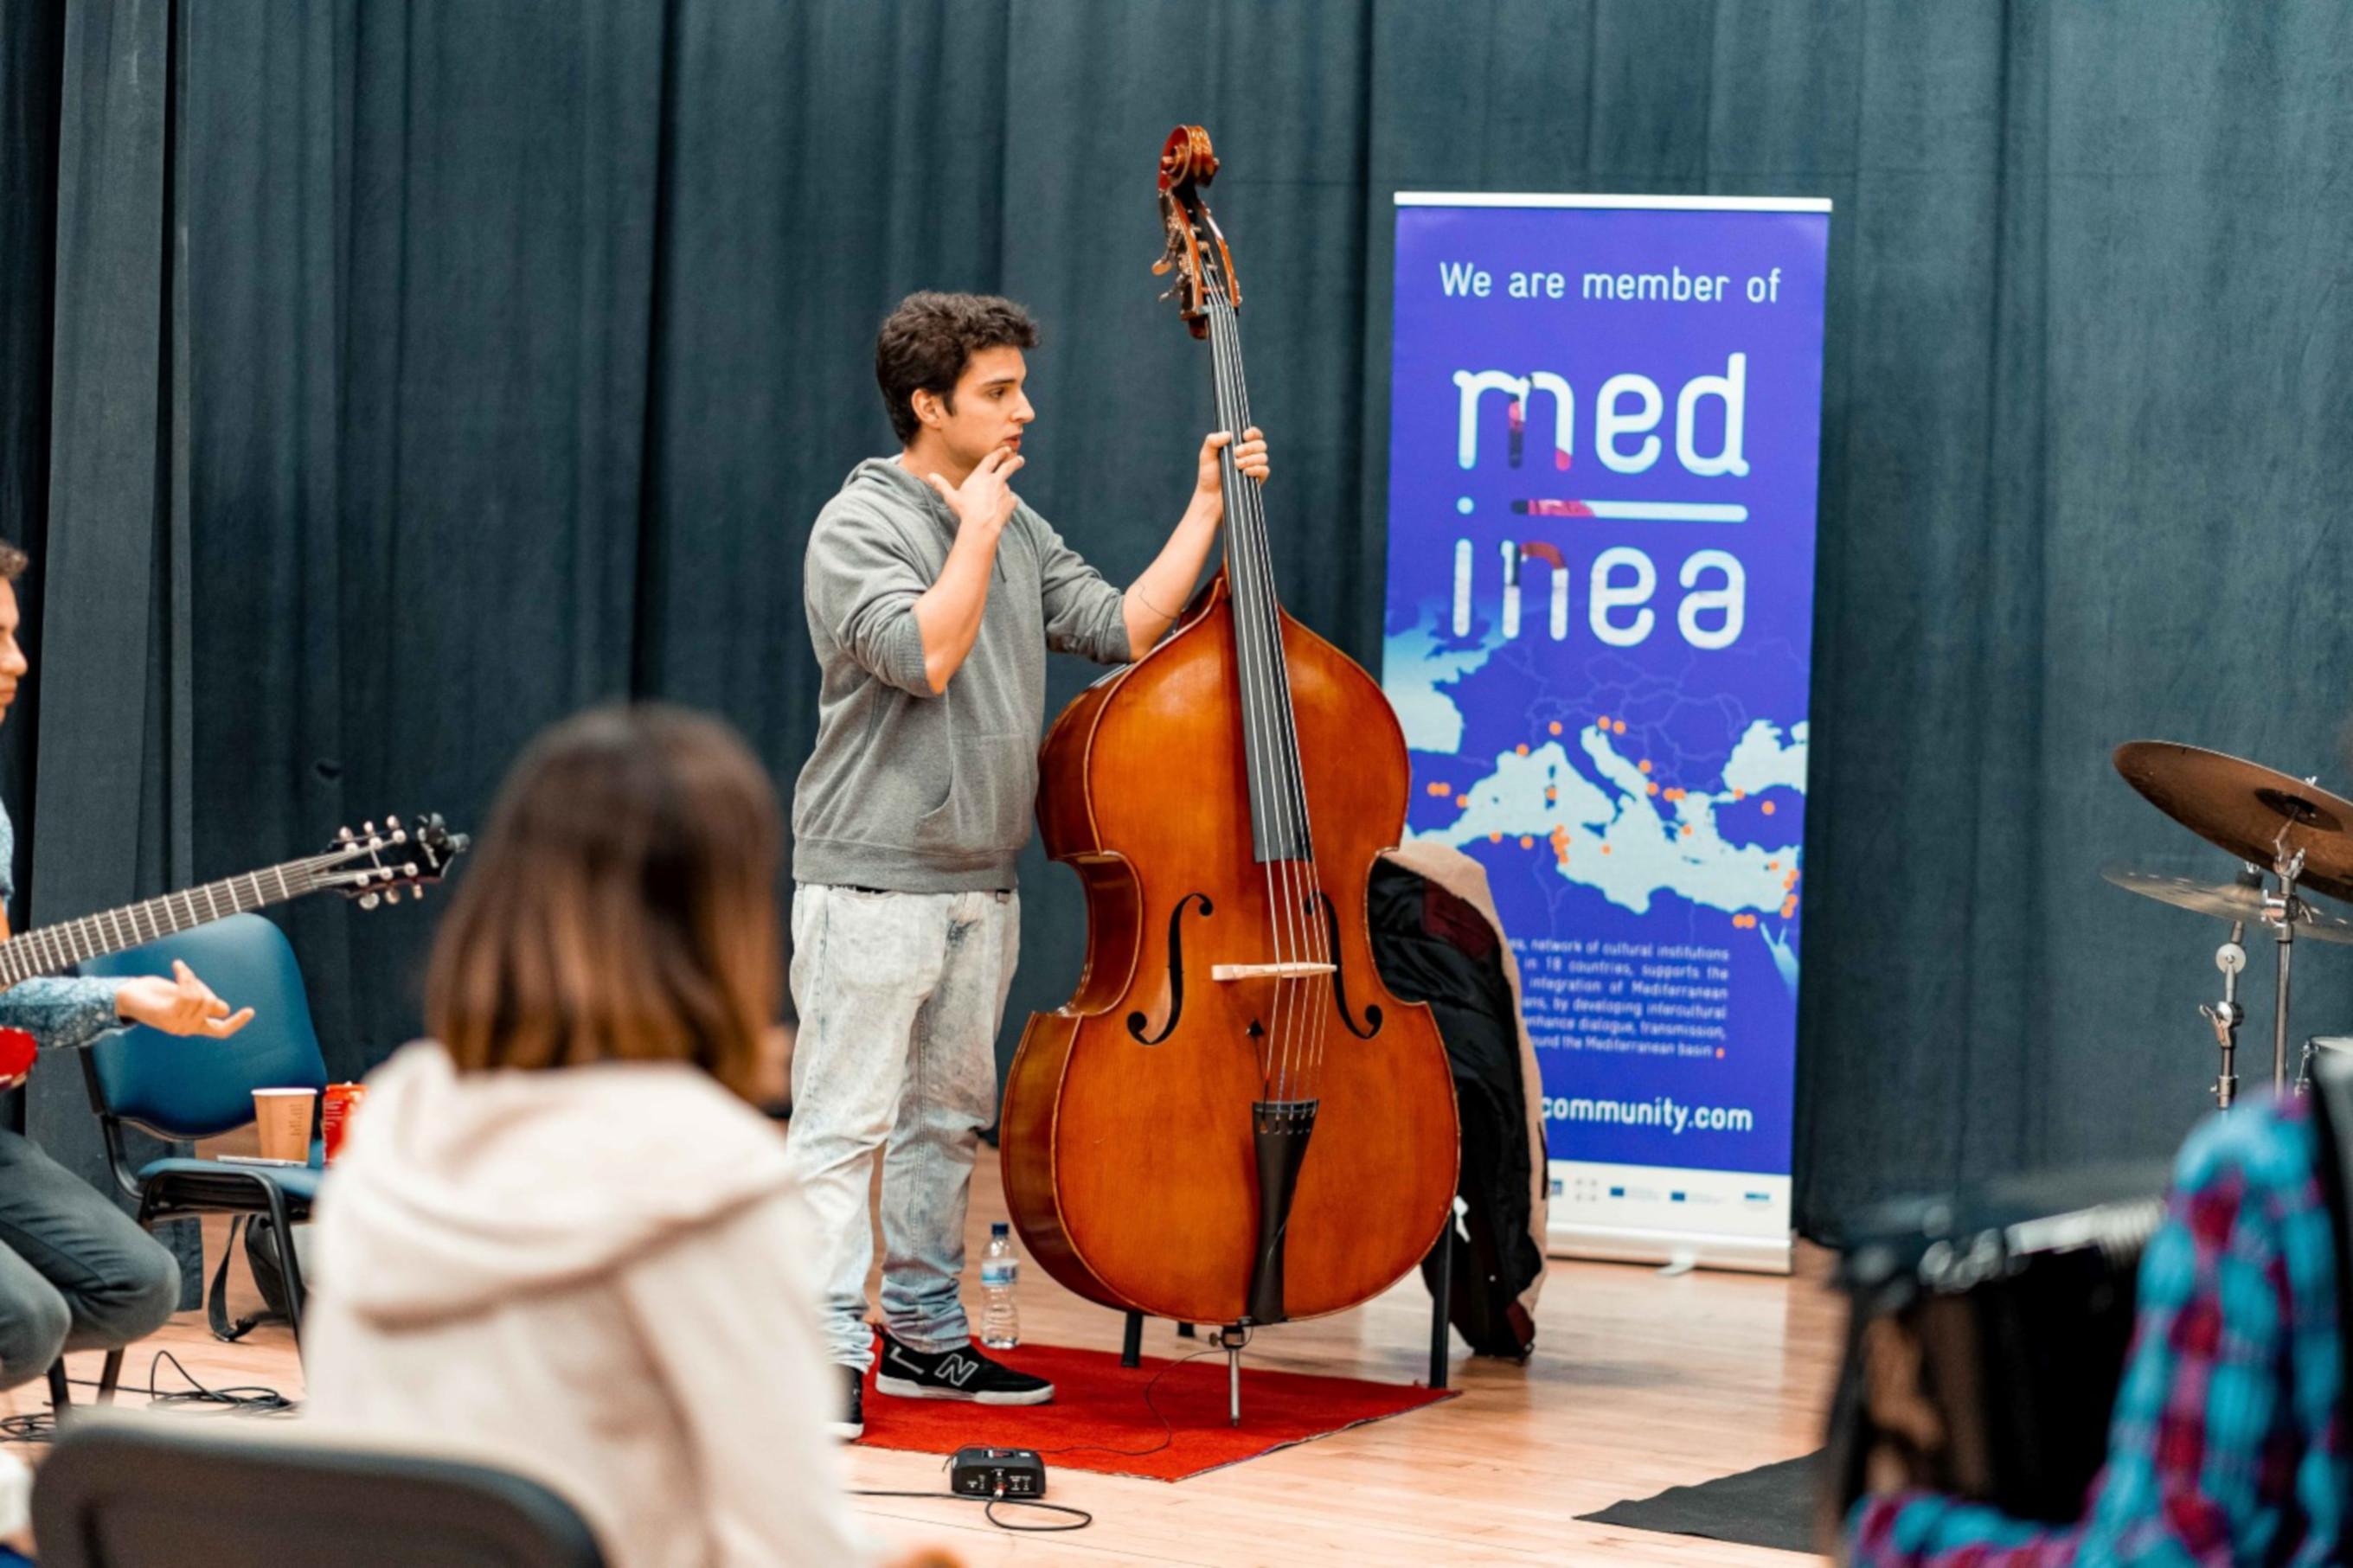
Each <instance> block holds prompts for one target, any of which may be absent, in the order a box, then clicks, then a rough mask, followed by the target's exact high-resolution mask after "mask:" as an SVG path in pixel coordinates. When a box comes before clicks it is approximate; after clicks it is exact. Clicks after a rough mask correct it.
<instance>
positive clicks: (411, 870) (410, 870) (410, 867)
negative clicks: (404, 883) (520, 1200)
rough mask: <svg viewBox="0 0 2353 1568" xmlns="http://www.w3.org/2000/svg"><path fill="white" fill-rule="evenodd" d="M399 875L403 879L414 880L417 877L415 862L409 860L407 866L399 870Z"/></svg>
mask: <svg viewBox="0 0 2353 1568" xmlns="http://www.w3.org/2000/svg"><path fill="white" fill-rule="evenodd" d="M400 874H401V875H402V876H404V877H407V878H411V879H414V878H415V877H416V875H417V862H416V861H414V860H411V861H410V862H409V863H408V864H407V865H406V866H403V867H402V868H400Z"/></svg>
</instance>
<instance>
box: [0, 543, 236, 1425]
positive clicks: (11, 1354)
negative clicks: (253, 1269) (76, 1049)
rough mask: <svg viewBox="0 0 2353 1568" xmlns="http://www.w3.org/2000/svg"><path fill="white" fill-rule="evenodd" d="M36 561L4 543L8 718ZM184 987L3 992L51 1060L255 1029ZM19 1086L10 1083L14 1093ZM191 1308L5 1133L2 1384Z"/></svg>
mask: <svg viewBox="0 0 2353 1568" xmlns="http://www.w3.org/2000/svg"><path fill="white" fill-rule="evenodd" d="M27 564H28V563H27V562H26V559H25V552H23V551H21V550H19V549H17V548H16V546H15V545H13V544H9V543H6V542H0V721H5V718H6V717H7V712H8V709H9V708H10V706H11V705H13V704H14V703H15V702H16V686H17V683H18V682H19V681H21V680H23V679H25V677H26V674H27V673H29V672H30V671H31V669H32V665H31V662H30V661H29V660H27V659H26V657H25V650H24V648H23V647H20V646H19V645H18V643H17V641H16V628H17V625H18V614H17V609H16V579H17V578H18V577H20V576H22V575H23V574H24V571H25V568H26V565H27ZM15 859H16V832H15V829H14V828H12V827H11V826H10V825H9V822H8V814H7V812H6V810H5V808H0V939H5V937H6V935H7V931H8V921H7V904H8V901H9V900H11V899H12V898H14V897H15V895H16V889H15V887H14V886H13V885H12V883H11V881H10V869H9V868H10V867H11V866H12V865H13V864H14V863H15ZM173 968H174V971H175V972H176V978H174V979H171V980H165V979H163V978H161V977H159V976H142V978H140V979H136V980H48V979H44V980H27V981H25V982H23V983H22V984H16V985H12V986H10V987H8V989H6V990H5V991H0V1028H9V1029H22V1030H24V1031H25V1032H26V1034H28V1035H31V1036H32V1037H34V1038H35V1039H36V1040H37V1041H38V1042H39V1043H40V1045H41V1047H43V1048H44V1049H45V1050H57V1049H58V1048H60V1047H71V1046H79V1045H82V1044H85V1043H86V1042H88V1041H90V1040H91V1039H93V1038H95V1037H97V1036H99V1035H100V1034H103V1033H104V1032H105V1031H106V1030H108V1029H111V1028H115V1027H117V1026H120V1025H121V1024H124V1023H134V1024H145V1025H148V1026H150V1027H153V1028H157V1029H161V1030H163V1031H164V1033H166V1034H172V1035H206V1036H209V1037H212V1038H214V1039H226V1038H227V1037H229V1036H231V1035H234V1034H236V1033H237V1031H238V1030H239V1029H242V1028H244V1027H245V1026H246V1025H247V1024H248V1023H249V1022H251V1021H252V1018H253V1009H252V1008H250V1007H248V1008H246V1009H245V1010H243V1011H242V1012H240V1013H238V1014H237V1016H234V1017H231V1016H229V1010H228V1004H227V1003H225V1002H223V1001H222V1000H221V999H220V998H219V997H217V996H216V995H214V994H212V992H211V991H210V990H209V989H207V988H206V985H205V984H204V982H203V981H201V980H198V979H197V978H196V977H195V975H194V974H192V973H189V972H188V967H187V965H186V964H184V963H177V964H174V965H173ZM22 1081H23V1079H21V1078H18V1079H10V1080H8V1081H5V1082H0V1090H5V1089H14V1088H16V1085H17V1084H18V1083H20V1082H22ZM179 1304H180V1266H179V1263H178V1260H177V1259H175V1258H173V1256H172V1255H171V1253H169V1252H168V1251H166V1250H164V1247H163V1246H162V1244H160V1243H159V1242H157V1241H156V1240H155V1238H154V1237H151V1236H149V1235H148V1234H147V1233H146V1232H145V1231H143V1230H142V1229H140V1228H139V1226H137V1224H135V1223H134V1222H133V1221H132V1219H131V1217H130V1216H129V1215H125V1214H124V1213H123V1212H122V1211H121V1209H119V1208H117V1207H115V1205H114V1200H113V1198H112V1197H111V1196H110V1195H109V1194H105V1193H101V1192H100V1191H99V1190H98V1189H97V1188H95V1187H93V1186H91V1185H90V1184H89V1183H87V1182H85V1181H83V1180H82V1179H81V1178H80V1177H79V1176H77V1175H75V1174H74V1173H72V1172H70V1171H69V1170H67V1169H66V1168H65V1167H64V1166H62V1165H60V1164H58V1163H57V1162H56V1161H55V1160H52V1159H50V1158H49V1157H48V1156H47V1154H45V1153H43V1152H41V1150H40V1148H39V1146H38V1145H37V1144H36V1143H34V1142H33V1141H32V1140H31V1139H29V1138H26V1136H24V1134H22V1133H20V1132H13V1131H8V1130H7V1129H5V1128H0V1388H13V1387H15V1386H16V1385H17V1384H21V1383H28V1382H30V1381H31V1380H33V1379H34V1378H37V1377H39V1376H40V1375H42V1373H46V1372H47V1371H48V1369H49V1364H50V1363H52V1362H54V1361H56V1360H57V1359H58V1353H59V1352H62V1351H79V1350H114V1349H117V1348H119V1347H121V1346H123V1345H127V1344H129V1343H131V1342H132V1341H134V1340H140V1339H144V1338H145V1337H146V1336H147V1335H149V1334H151V1333H153V1332H154V1331H156V1330H157V1329H159V1328H162V1327H163V1326H164V1320H165V1319H167V1318H169V1317H170V1316H171V1315H172V1313H173V1311H174V1310H175V1309H177V1308H178V1306H179Z"/></svg>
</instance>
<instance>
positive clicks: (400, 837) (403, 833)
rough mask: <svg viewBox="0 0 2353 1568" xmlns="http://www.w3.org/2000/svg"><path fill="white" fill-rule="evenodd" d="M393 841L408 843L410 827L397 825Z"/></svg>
mask: <svg viewBox="0 0 2353 1568" xmlns="http://www.w3.org/2000/svg"><path fill="white" fill-rule="evenodd" d="M392 841H393V842H394V843H395V844H406V843H407V842H408V829H406V827H396V828H395V829H393V834H392Z"/></svg>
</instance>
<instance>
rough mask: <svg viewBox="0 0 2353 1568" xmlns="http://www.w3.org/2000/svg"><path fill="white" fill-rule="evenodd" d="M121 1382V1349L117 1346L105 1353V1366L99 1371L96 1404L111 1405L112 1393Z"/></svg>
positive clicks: (112, 1400) (112, 1401)
mask: <svg viewBox="0 0 2353 1568" xmlns="http://www.w3.org/2000/svg"><path fill="white" fill-rule="evenodd" d="M121 1382H122V1347H121V1346H120V1345H117V1346H116V1347H115V1348H114V1349H112V1350H111V1351H109V1352H106V1365H105V1366H104V1367H102V1368H100V1371H99V1374H98V1402H99V1403H100V1405H111V1404H113V1403H114V1391H115V1389H116V1388H117V1387H118V1386H119V1385H120V1384H121Z"/></svg>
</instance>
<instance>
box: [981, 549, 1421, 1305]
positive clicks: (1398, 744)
mask: <svg viewBox="0 0 2353 1568" xmlns="http://www.w3.org/2000/svg"><path fill="white" fill-rule="evenodd" d="M1234 615H1235V610H1234V601H1233V598H1232V596H1231V594H1230V592H1229V585H1228V578H1227V575H1226V574H1225V573H1223V572H1220V573H1219V574H1218V576H1217V577H1216V578H1215V579H1214V580H1213V582H1212V583H1211V584H1210V585H1209V586H1208V588H1207V589H1205V590H1204V591H1203V593H1202V594H1201V595H1200V596H1199V597H1198V598H1197V599H1196V601H1195V603H1194V605H1193V606H1192V607H1191V608H1190V609H1189V610H1188V611H1187V617H1186V619H1185V621H1184V623H1183V624H1182V625H1181V626H1179V628H1178V629H1177V630H1176V632H1174V633H1173V634H1172V635H1171V636H1170V637H1168V638H1167V639H1166V641H1164V642H1163V643H1162V644H1161V645H1160V647H1157V648H1155V650H1153V651H1152V652H1151V653H1150V654H1149V655H1147V656H1146V657H1145V658H1143V659H1142V660H1140V661H1138V662H1137V663H1135V664H1134V665H1131V666H1129V667H1128V668H1125V669H1124V670H1121V671H1119V672H1117V673H1116V674H1113V675H1112V676H1109V677H1106V678H1105V679H1103V680H1102V681H1100V682H1098V683H1097V684H1096V685H1095V686H1093V687H1092V688H1091V689H1088V690H1087V691H1085V692H1084V693H1082V695H1081V696H1080V697H1079V698H1078V699H1077V700H1075V701H1073V702H1072V703H1071V705H1070V707H1069V708H1067V709H1066V710H1064V711H1063V712H1062V714H1061V716H1060V719H1059V720H1057V721H1056V722H1055V724H1054V726H1053V728H1052V730H1051V731H1050V733H1049V734H1048V736H1047V739H1046V742H1045V745H1044V748H1043V751H1042V753H1041V757H1040V770H1039V772H1040V789H1039V824H1040V827H1041V829H1042V832H1043V836H1044V839H1045V844H1046V847H1047V849H1048V851H1049V853H1050V854H1051V855H1052V856H1053V857H1054V858H1056V859H1058V860H1061V861H1063V862H1065V863H1067V864H1069V865H1071V867H1072V868H1075V869H1076V870H1077V872H1078V874H1079V877H1080V879H1081V880H1082V883H1083V884H1084V887H1085V892H1086V900H1087V920H1088V943H1087V956H1086V964H1085V967H1084V969H1083V971H1082V973H1081V976H1080V979H1079V983H1078V986H1077V989H1076V992H1075V994H1073V995H1072V996H1071V1000H1070V1001H1069V1002H1068V1003H1067V1004H1066V1005H1063V1006H1062V1007H1060V1008H1059V1009H1058V1010H1056V1011H1054V1012H1051V1013H1037V1014H1032V1015H1031V1016H1030V1018H1029V1025H1028V1027H1027V1029H1026V1030H1025V1031H1024V1033H1023V1035H1022V1039H1021V1046H1020V1049H1019V1052H1018V1054H1017V1055H1016V1056H1015V1058H1014V1060H1013V1066H1012V1069H1011V1074H1010V1077H1009V1079H1008V1084H1007V1089H1006V1099H1005V1109H1004V1120H1003V1124H1002V1136H1001V1140H1000V1142H1001V1148H1002V1158H1003V1162H1004V1171H1005V1186H1006V1194H1007V1197H1008V1202H1009V1204H1010V1206H1011V1210H1012V1217H1013V1220H1014V1223H1015V1224H1016V1225H1017V1226H1018V1227H1019V1229H1020V1232H1021V1237H1022V1240H1023V1241H1024V1243H1025V1244H1026V1245H1027V1246H1028V1247H1029V1250H1030V1253H1031V1255H1032V1256H1033V1257H1034V1258H1036V1259H1037V1260H1038V1262H1039V1264H1040V1265H1041V1266H1042V1267H1044V1268H1045V1269H1046V1270H1047V1271H1048V1272H1049V1273H1050V1274H1051V1275H1052V1276H1053V1277H1054V1278H1055V1279H1058V1280H1060V1282H1061V1283H1062V1284H1064V1285H1065V1286H1067V1287H1069V1288H1070V1289H1072V1290H1075V1291H1077V1292H1078V1293H1079V1294H1080V1295H1082V1296H1085V1297H1087V1298H1089V1299H1091V1300H1095V1301H1098V1302H1101V1303H1103V1305H1105V1306H1109V1307H1114V1308H1119V1309H1123V1310H1137V1311H1143V1312H1145V1313H1148V1314H1152V1315H1155V1316H1160V1317H1167V1318H1174V1319H1177V1320H1180V1321H1188V1322H1202V1323H1253V1322H1268V1321H1282V1320H1284V1319H1290V1318H1306V1317H1314V1316H1317V1315H1320V1314H1324V1313H1329V1312H1335V1311H1339V1310H1344V1309H1345V1308H1348V1307H1351V1306H1354V1305H1356V1304H1357V1303H1359V1302H1362V1301H1364V1300H1368V1299H1369V1298H1371V1297H1373V1296H1375V1295H1377V1294H1379V1293H1380V1292H1381V1291H1382V1290H1384V1289H1388V1287H1389V1286H1390V1285H1392V1284H1394V1283H1395V1282H1396V1281H1397V1280H1398V1279H1399V1278H1401V1277H1402V1276H1403V1275H1404V1274H1405V1273H1406V1271H1407V1270H1409V1269H1410V1268H1412V1267H1413V1266H1414V1265H1415V1263H1416V1262H1418V1261H1419V1259H1420V1258H1422V1256H1423V1255H1424V1254H1425V1253H1427V1252H1428V1251H1429V1250H1430V1247H1431V1245H1432V1244H1433V1243H1434V1242H1435V1240H1436V1239H1437V1237H1438V1236H1439V1234H1440V1227H1441V1226H1444V1224H1445V1223H1446V1222H1447V1220H1448V1218H1449V1216H1450V1215H1451V1211H1452V1204H1453V1198H1454V1190H1455V1182H1456V1173H1457V1169H1458V1158H1459V1156H1458V1150H1457V1128H1456V1121H1455V1104H1454V1087H1453V1078H1452V1074H1451V1068H1450V1066H1449V1063H1448V1059H1447V1056H1446V1050H1445V1047H1444V1045H1443V1043H1442V1042H1441V1041H1440V1037H1439V1034H1438V1028H1437V1026H1436V1024H1435V1022H1434V1021H1433V1020H1432V1018H1431V1016H1430V1010H1429V1008H1427V1007H1426V1006H1423V1005H1419V1004H1407V1003H1402V1002H1399V1001H1398V999H1397V998H1396V997H1395V996H1393V995H1391V994H1389V993H1388V989H1387V988H1386V987H1385V986H1384V985H1383V984H1381V981H1380V977H1379V974H1378V973H1377V971H1376V969H1375V967H1374V964H1373V955H1372V949H1371V943H1370V939H1369V934H1368V931H1367V929H1366V883H1367V879H1368V878H1369V876H1370V874H1371V870H1372V867H1373V863H1374V859H1375V858H1376V857H1377V856H1378V855H1379V854H1380V853H1381V852H1382V851H1383V850H1385V849H1388V848H1389V847H1392V846H1394V845H1395V844H1396V843H1397V842H1398V838H1399V837H1400V835H1401V833H1402V831H1403V828H1404V825H1405V816H1406V805H1407V791H1408V789H1409V782H1410V779H1409V766H1408V761H1407V755H1406V747H1405V740H1404V736H1403V733H1402V731H1400V729H1399V727H1398V721H1397V718H1396V715H1395V713H1394V712H1393V711H1392V710H1391V709H1390V708H1389V705H1388V700H1387V699H1386V698H1385V697H1384V696H1383V695H1382V693H1381V691H1380V689H1379V687H1378V686H1377V684H1375V682H1374V681H1373V679H1371V677H1369V676H1368V675H1367V674H1366V672H1365V671H1364V670H1363V669H1362V668H1359V667H1358V666H1357V665H1356V663H1355V662H1354V661H1352V660H1351V659H1349V658H1347V657H1346V656H1345V654H1343V653H1341V652H1340V651H1339V650H1338V649H1337V648H1335V647H1332V646H1331V645H1330V644H1328V643H1326V642H1324V640H1323V639H1321V638H1320V637H1316V636H1314V634H1313V633H1311V632H1309V631H1308V630H1306V629H1305V628H1304V627H1303V626H1300V625H1299V624H1298V623H1297V622H1296V621H1294V620H1293V619H1292V618H1291V616H1289V615H1288V614H1282V615H1281V616H1280V626H1281V640H1282V649H1283V655H1284V662H1285V665H1286V667H1287V673H1288V678H1289V692H1290V697H1291V701H1292V709H1293V714H1294V715H1295V723H1296V729H1297V742H1298V743H1297V748H1296V749H1297V753H1298V760H1299V769H1298V776H1299V779H1300V781H1301V784H1302V786H1303V795H1304V800H1305V805H1306V816H1307V820H1308V826H1309V829H1310V831H1312V834H1313V855H1312V858H1309V859H1307V860H1305V861H1303V862H1302V861H1289V862H1284V863H1282V864H1278V865H1273V866H1270V865H1268V864H1265V863H1263V862H1262V861H1261V858H1259V857H1258V856H1257V855H1256V854H1254V848H1253V836H1252V820H1253V817H1252V814H1253V809H1254V803H1253V786H1254V780H1253V775H1252V770H1251V769H1250V767H1249V766H1248V764H1247V758H1246V754H1245V753H1246V747H1245V741H1244V732H1243V725H1242V720H1241V715H1240V710H1239V706H1240V703H1241V702H1242V701H1243V700H1246V699H1245V697H1244V683H1243V682H1242V680H1241V679H1240V672H1239V670H1238V668H1237V662H1238V658H1239V657H1240V656H1239V655H1238V653H1237V641H1236V637H1235V627H1234ZM1261 684H1263V683H1261ZM1265 787H1266V786H1265V784H1264V782H1263V781H1257V788H1258V789H1259V791H1260V794H1261V799H1260V800H1259V801H1258V802H1257V803H1256V805H1255V809H1257V810H1259V811H1260V812H1261V813H1263V812H1264V811H1265V810H1266V809H1267V805H1266V802H1265V800H1264V799H1263V794H1264V790H1265ZM1310 921H1319V922H1320V923H1321V924H1322V927H1323V934H1322V936H1321V937H1320V938H1319V939H1317V940H1316V941H1308V940H1307V937H1308V935H1309V934H1310V933H1308V932H1307V929H1306V928H1307V927H1308V925H1309V922H1310ZM1274 933H1287V935H1284V936H1281V937H1277V936H1275V935H1274ZM1303 943H1304V945H1303ZM1302 952H1307V953H1310V954H1311V955H1313V956H1316V957H1318V958H1322V959H1324V960H1327V961H1328V963H1326V964H1325V965H1324V967H1327V968H1328V970H1329V973H1320V972H1319V973H1306V974H1299V973H1291V972H1285V971H1281V970H1277V972H1275V973H1267V972H1268V970H1269V969H1270V966H1271V963H1273V962H1275V961H1278V960H1280V959H1281V958H1282V956H1283V955H1284V954H1289V955H1290V956H1292V957H1293V959H1296V958H1297V957H1298V955H1299V954H1301V953H1302ZM1296 967H1297V968H1301V969H1305V968H1309V967H1311V966H1309V965H1304V964H1300V965H1297V966H1296ZM1253 971H1255V972H1256V973H1251V972H1253ZM1302 1107H1305V1108H1306V1109H1304V1110H1303V1109H1301V1108H1302ZM1306 1122H1312V1130H1310V1131H1305V1132H1304V1134H1303V1136H1301V1137H1298V1138H1296V1139H1289V1140H1287V1139H1286V1138H1285V1137H1283V1136H1280V1135H1279V1134H1283V1133H1285V1132H1298V1131H1300V1130H1301V1128H1302V1126H1303V1123H1306ZM1270 1127H1271V1128H1272V1129H1273V1131H1274V1132H1275V1133H1276V1134H1278V1136H1273V1137H1270V1135H1269V1131H1270ZM1299 1144H1303V1152H1302V1150H1301V1149H1300V1147H1298V1145H1299ZM1286 1160H1288V1161H1290V1162H1291V1163H1293V1169H1292V1170H1291V1171H1290V1172H1289V1173H1282V1172H1281V1171H1279V1170H1277V1169H1275V1168H1274V1167H1279V1166H1281V1165H1282V1164H1283V1163H1285V1162H1286ZM1270 1161H1272V1162H1273V1165H1272V1166H1271V1165H1270V1163H1269V1162H1270ZM1283 1186H1288V1187H1290V1189H1291V1190H1290V1192H1289V1193H1288V1194H1280V1193H1278V1192H1276V1191H1275V1189H1277V1188H1280V1187H1283ZM1285 1197H1287V1209H1286V1208H1284V1207H1283V1204H1282V1201H1279V1200H1282V1199H1283V1198H1285ZM1270 1272H1271V1274H1272V1276H1273V1278H1272V1279H1271V1280H1270V1278H1269V1275H1270Z"/></svg>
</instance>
